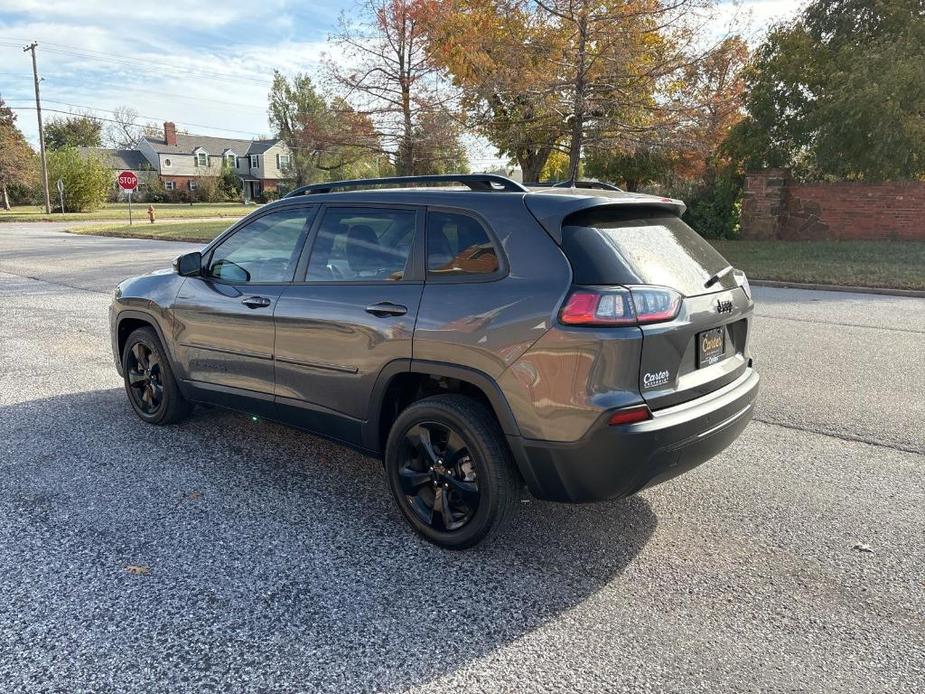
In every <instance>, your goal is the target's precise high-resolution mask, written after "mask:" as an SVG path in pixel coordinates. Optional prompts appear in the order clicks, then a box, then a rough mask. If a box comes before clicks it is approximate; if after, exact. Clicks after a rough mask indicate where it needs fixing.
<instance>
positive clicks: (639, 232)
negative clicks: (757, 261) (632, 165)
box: [562, 208, 735, 296]
mask: <svg viewBox="0 0 925 694" xmlns="http://www.w3.org/2000/svg"><path fill="white" fill-rule="evenodd" d="M569 221H570V222H572V223H570V224H567V225H566V226H563V228H562V247H563V250H564V251H565V253H566V255H567V256H568V258H569V260H570V261H571V262H572V268H573V271H574V274H575V282H576V284H655V285H662V286H666V287H672V288H673V289H676V290H678V291H679V292H681V293H682V294H684V295H685V296H696V295H698V294H708V293H711V292H717V291H722V290H723V289H728V288H731V287H735V278H734V277H733V276H732V274H731V273H729V274H727V275H725V276H724V277H723V278H722V279H720V280H719V281H717V282H716V283H714V284H713V285H712V286H711V287H710V288H709V289H708V288H706V287H705V286H704V285H705V284H706V282H707V280H708V279H709V278H710V277H711V276H713V275H714V274H716V273H717V272H719V271H720V270H722V269H724V268H726V267H728V265H729V263H728V262H726V260H725V259H724V258H723V257H722V256H721V255H720V254H719V253H717V252H716V250H715V249H714V248H713V247H712V246H711V245H710V244H709V243H707V241H705V240H704V239H703V238H702V237H701V236H700V235H699V234H697V232H695V231H694V230H693V229H691V228H690V227H689V226H687V224H685V223H684V222H683V221H681V220H680V219H679V218H677V217H674V216H670V215H664V214H662V215H660V216H637V217H635V218H627V214H626V211H621V213H620V214H619V215H618V214H613V213H611V211H610V210H608V209H607V208H603V209H600V208H599V209H597V210H589V211H588V212H585V213H582V215H581V216H580V217H578V218H575V219H572V220H569Z"/></svg>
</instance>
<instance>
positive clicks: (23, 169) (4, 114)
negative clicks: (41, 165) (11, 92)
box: [0, 98, 35, 210]
mask: <svg viewBox="0 0 925 694" xmlns="http://www.w3.org/2000/svg"><path fill="white" fill-rule="evenodd" d="M34 174H35V154H34V152H33V151H32V148H31V147H29V144H28V143H27V142H26V138H25V137H23V134H22V132H21V131H20V130H19V128H18V127H16V114H15V113H13V110H12V109H11V108H10V107H9V106H7V105H6V104H5V103H4V101H3V99H2V98H0V187H2V190H3V209H5V210H8V209H10V196H9V193H8V189H9V187H10V186H11V185H22V184H26V183H29V182H31V180H32V177H33V176H34Z"/></svg>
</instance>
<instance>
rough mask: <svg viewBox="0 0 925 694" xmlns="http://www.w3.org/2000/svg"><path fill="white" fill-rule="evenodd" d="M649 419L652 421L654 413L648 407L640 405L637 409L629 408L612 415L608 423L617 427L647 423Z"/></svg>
mask: <svg viewBox="0 0 925 694" xmlns="http://www.w3.org/2000/svg"><path fill="white" fill-rule="evenodd" d="M648 419H652V412H651V411H650V410H649V407H648V406H647V405H638V406H636V407H627V408H626V409H624V410H617V411H616V412H614V413H613V414H612V415H610V419H608V420H607V423H608V424H609V425H610V426H612V427H616V426H620V425H622V424H636V423H637V422H645V421H646V420H648Z"/></svg>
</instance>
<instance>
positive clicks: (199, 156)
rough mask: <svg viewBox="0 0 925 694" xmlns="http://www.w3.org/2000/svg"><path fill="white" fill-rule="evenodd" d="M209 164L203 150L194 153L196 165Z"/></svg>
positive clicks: (207, 156)
mask: <svg viewBox="0 0 925 694" xmlns="http://www.w3.org/2000/svg"><path fill="white" fill-rule="evenodd" d="M208 165H209V155H208V154H206V153H205V152H197V153H196V166H208Z"/></svg>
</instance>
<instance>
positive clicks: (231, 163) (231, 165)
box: [226, 154, 237, 169]
mask: <svg viewBox="0 0 925 694" xmlns="http://www.w3.org/2000/svg"><path fill="white" fill-rule="evenodd" d="M226 161H227V162H228V168H230V169H234V168H237V163H236V162H237V157H235V155H233V154H229V155H228V156H227V157H226Z"/></svg>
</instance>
